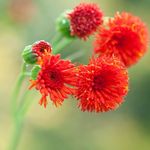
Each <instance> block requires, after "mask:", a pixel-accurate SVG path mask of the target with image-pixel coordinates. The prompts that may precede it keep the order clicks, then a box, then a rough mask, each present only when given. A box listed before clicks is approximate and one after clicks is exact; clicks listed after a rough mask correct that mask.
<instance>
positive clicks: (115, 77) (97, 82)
mask: <svg viewBox="0 0 150 150" xmlns="http://www.w3.org/2000/svg"><path fill="white" fill-rule="evenodd" d="M78 69H79V70H78V73H77V85H76V86H77V89H76V92H75V96H76V97H77V98H78V100H79V107H80V108H81V110H82V111H90V112H106V111H109V110H114V109H115V108H117V107H118V105H119V104H121V103H122V102H123V97H124V96H125V95H126V94H127V92H128V74H127V71H126V69H125V68H124V65H123V64H122V63H121V62H120V61H119V60H118V59H117V58H115V57H111V58H110V57H106V56H102V57H99V58H97V59H92V60H91V61H90V63H89V64H88V65H81V66H79V68H78Z"/></svg>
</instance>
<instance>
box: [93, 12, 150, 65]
mask: <svg viewBox="0 0 150 150" xmlns="http://www.w3.org/2000/svg"><path fill="white" fill-rule="evenodd" d="M147 44H148V33H147V28H146V26H145V24H144V23H143V22H142V21H141V20H140V18H138V17H136V16H133V15H132V14H130V13H126V12H123V13H121V14H120V13H117V14H116V15H115V17H114V18H113V19H110V20H109V21H108V23H107V24H106V26H103V27H102V28H101V29H100V31H99V34H98V35H97V37H96V41H95V52H96V53H108V54H115V55H117V56H118V57H119V58H120V59H121V60H122V61H123V62H124V64H125V65H126V66H127V67H129V66H131V65H133V64H135V63H136V62H137V61H138V60H139V59H140V58H141V57H142V56H143V55H144V53H145V51H146V49H147Z"/></svg>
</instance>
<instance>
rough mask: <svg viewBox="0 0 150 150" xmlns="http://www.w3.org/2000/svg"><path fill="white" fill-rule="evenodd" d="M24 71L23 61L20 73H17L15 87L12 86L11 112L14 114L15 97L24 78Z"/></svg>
mask: <svg viewBox="0 0 150 150" xmlns="http://www.w3.org/2000/svg"><path fill="white" fill-rule="evenodd" d="M25 71H26V64H25V63H24V64H23V65H22V69H21V73H20V75H19V77H18V79H17V82H16V85H15V88H14V91H13V95H12V112H13V115H15V113H16V107H17V98H18V96H19V93H20V90H21V85H22V83H23V80H24V78H25V76H26V75H25V74H24V72H25Z"/></svg>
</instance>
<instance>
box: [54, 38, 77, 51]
mask: <svg viewBox="0 0 150 150" xmlns="http://www.w3.org/2000/svg"><path fill="white" fill-rule="evenodd" d="M73 40H74V38H65V39H63V40H62V41H60V42H59V43H57V45H56V46H55V45H54V51H53V53H54V54H57V53H59V52H60V51H61V50H62V49H63V48H64V47H66V46H67V45H69V44H70V43H71V42H72V41H73Z"/></svg>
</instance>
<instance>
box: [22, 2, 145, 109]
mask: <svg viewBox="0 0 150 150" xmlns="http://www.w3.org/2000/svg"><path fill="white" fill-rule="evenodd" d="M57 23H58V30H59V32H60V33H61V36H63V39H64V38H66V39H67V40H68V39H69V38H71V39H72V40H74V39H76V38H79V39H81V40H82V39H83V40H86V39H87V38H88V37H89V36H91V35H93V34H94V33H96V36H95V41H94V53H93V56H92V58H91V59H90V61H89V63H88V64H87V65H84V64H80V65H76V64H73V63H72V62H71V60H65V59H61V57H60V54H56V51H55V50H56V49H55V48H56V47H55V46H54V47H53V50H52V47H51V45H50V44H49V43H48V42H46V41H43V40H42V41H38V42H36V43H34V44H32V45H29V46H27V47H26V48H25V50H24V51H23V54H22V56H23V58H24V61H25V62H26V63H28V64H32V65H34V67H33V69H32V73H31V80H30V82H31V86H30V89H31V88H33V87H35V89H36V90H38V91H39V92H40V93H41V99H40V101H39V104H40V105H43V106H44V107H45V108H46V106H47V104H48V97H49V99H50V100H51V101H52V102H53V104H54V105H55V106H59V105H61V104H62V103H63V101H64V100H65V99H66V98H68V97H69V96H70V95H72V96H74V98H76V99H77V100H78V107H79V108H80V109H81V110H82V111H89V112H107V111H109V110H114V109H116V108H117V107H118V106H119V105H120V104H122V102H123V101H124V97H125V96H126V95H127V93H128V84H129V83H128V72H127V67H129V66H131V65H133V64H135V63H136V62H137V61H138V60H139V59H140V58H141V57H142V56H143V55H144V53H145V52H146V49H147V44H148V33H147V28H146V25H145V24H144V23H143V22H142V21H141V20H140V18H138V17H136V16H133V15H132V14H130V13H126V12H122V13H116V15H115V17H114V18H110V19H107V20H106V19H105V17H103V12H102V11H101V9H100V8H99V7H98V6H97V5H96V4H85V3H82V4H79V5H78V6H76V7H75V8H74V9H73V10H71V11H69V12H67V13H66V14H65V15H64V14H63V16H61V17H60V18H59V20H58V22H57ZM72 37H76V38H72ZM59 40H60V39H59ZM66 43H67V42H66ZM57 44H59V42H58V43H57ZM63 46H64V45H63ZM59 47H60V46H59ZM53 53H54V54H55V55H54V54H53ZM57 53H58V51H57ZM97 54H98V55H97ZM100 54H101V55H100Z"/></svg>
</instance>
